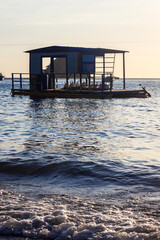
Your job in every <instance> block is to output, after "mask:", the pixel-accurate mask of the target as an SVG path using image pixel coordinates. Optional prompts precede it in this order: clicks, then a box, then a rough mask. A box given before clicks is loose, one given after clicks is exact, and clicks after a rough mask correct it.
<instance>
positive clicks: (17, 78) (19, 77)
mask: <svg viewBox="0 0 160 240" xmlns="http://www.w3.org/2000/svg"><path fill="white" fill-rule="evenodd" d="M24 76H25V77H24ZM15 83H19V89H23V83H26V84H27V83H28V86H29V84H30V74H29V73H12V90H14V89H15Z"/></svg>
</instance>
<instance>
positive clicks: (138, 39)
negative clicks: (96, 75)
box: [0, 0, 160, 78]
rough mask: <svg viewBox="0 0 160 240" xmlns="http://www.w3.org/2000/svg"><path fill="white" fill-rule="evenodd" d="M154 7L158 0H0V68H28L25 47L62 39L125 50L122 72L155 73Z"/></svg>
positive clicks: (157, 35)
mask: <svg viewBox="0 0 160 240" xmlns="http://www.w3.org/2000/svg"><path fill="white" fill-rule="evenodd" d="M159 9H160V1H159V0H112V1H111V0H80V1H76V0H65V1H62V0H45V1H44V0H43V1H42V0H27V1H26V0H5V1H2V0H0V10H1V14H0V29H1V38H0V72H2V73H3V74H4V75H5V76H7V77H10V76H11V73H12V72H28V71H29V69H28V66H29V64H28V63H29V62H28V61H29V56H28V54H26V53H24V51H26V50H29V49H34V48H39V47H45V46H52V45H63V46H80V47H103V48H112V49H122V50H128V51H129V52H130V53H127V54H126V77H157V78H160V67H159V55H160V14H159ZM119 60H121V59H119V57H118V59H117V61H116V63H117V65H116V66H117V70H116V71H117V74H116V75H117V76H119V77H121V75H122V71H121V70H120V68H121V64H122V62H121V61H119Z"/></svg>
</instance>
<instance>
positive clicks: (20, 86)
mask: <svg viewBox="0 0 160 240" xmlns="http://www.w3.org/2000/svg"><path fill="white" fill-rule="evenodd" d="M20 89H22V73H20Z"/></svg>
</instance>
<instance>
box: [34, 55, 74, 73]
mask: <svg viewBox="0 0 160 240" xmlns="http://www.w3.org/2000/svg"><path fill="white" fill-rule="evenodd" d="M58 56H59V57H66V59H67V69H66V70H67V72H68V73H77V72H78V53H76V52H73V53H70V52H67V53H54V54H53V53H30V74H41V70H42V57H58Z"/></svg>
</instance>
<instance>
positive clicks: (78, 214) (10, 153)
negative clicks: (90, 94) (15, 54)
mask: <svg viewBox="0 0 160 240" xmlns="http://www.w3.org/2000/svg"><path fill="white" fill-rule="evenodd" d="M140 83H141V84H142V85H143V86H144V87H146V89H147V90H148V91H149V92H150V93H151V95H152V97H151V98H146V99H145V98H130V99H105V100H102V99H56V98H55V99H35V100H34V99H31V98H30V97H28V96H14V97H12V96H11V94H10V89H11V79H5V81H3V82H0V103H1V106H0V240H6V239H7V240H22V239H26V240H29V239H34V238H35V239H55V240H61V239H62V240H70V239H73V240H120V239H121V240H130V239H132V240H134V239H136V240H145V239H148V240H151V239H154V240H158V239H160V79H127V81H126V87H127V88H132V89H134V88H136V89H137V88H140V87H139V84H140ZM114 84H115V86H119V85H121V81H120V80H116V81H115V83H114Z"/></svg>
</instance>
